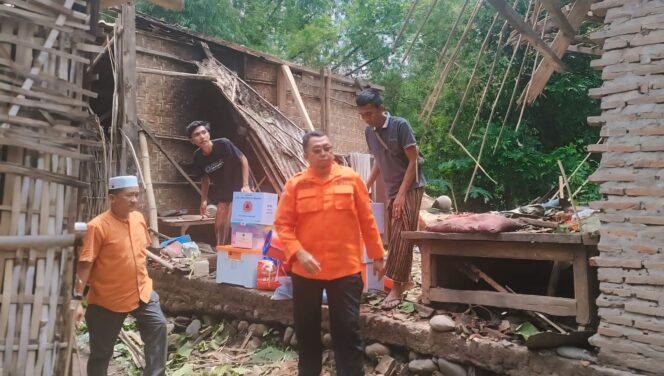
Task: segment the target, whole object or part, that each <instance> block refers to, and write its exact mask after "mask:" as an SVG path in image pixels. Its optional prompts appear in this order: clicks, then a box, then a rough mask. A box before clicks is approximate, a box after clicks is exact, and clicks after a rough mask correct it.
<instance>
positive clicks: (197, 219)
mask: <svg viewBox="0 0 664 376" xmlns="http://www.w3.org/2000/svg"><path fill="white" fill-rule="evenodd" d="M203 225H212V226H214V217H212V218H201V215H200V214H188V215H181V216H178V217H159V227H161V226H165V227H176V228H178V231H179V233H180V235H184V234H186V233H187V230H189V227H191V226H203Z"/></svg>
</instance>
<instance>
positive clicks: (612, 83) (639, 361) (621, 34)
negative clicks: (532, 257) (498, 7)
mask: <svg viewBox="0 0 664 376" xmlns="http://www.w3.org/2000/svg"><path fill="white" fill-rule="evenodd" d="M592 9H593V12H594V13H595V14H597V15H600V16H603V15H605V21H604V22H605V26H604V28H603V29H602V30H601V31H598V32H595V33H593V34H591V38H592V39H596V40H599V41H602V42H603V46H604V53H603V55H602V57H601V59H598V60H594V61H593V62H592V65H593V66H594V67H596V68H598V69H601V70H602V78H603V79H604V84H603V85H602V87H600V88H597V89H592V90H591V91H590V95H591V96H593V97H596V98H601V108H602V113H601V115H599V116H595V117H591V118H589V119H588V120H589V123H590V125H599V126H602V129H601V136H602V137H604V138H605V139H604V143H602V144H598V145H591V146H590V147H589V150H591V151H593V152H597V153H602V159H601V163H600V168H599V169H598V170H597V172H596V173H595V174H593V175H592V177H591V179H592V180H593V181H595V182H599V183H601V193H602V194H603V195H604V199H603V200H602V201H598V202H594V203H592V205H591V206H592V207H593V208H595V209H600V210H601V211H602V215H601V220H602V229H601V240H600V243H599V250H600V256H598V257H596V258H594V259H593V260H592V263H593V264H594V265H595V266H597V267H598V268H599V269H598V276H599V281H600V286H599V287H600V291H601V295H600V297H599V298H598V300H597V304H598V306H599V316H600V318H601V322H600V325H599V328H598V333H597V335H595V336H594V337H593V338H592V339H591V342H592V344H593V345H595V346H598V347H599V348H600V353H599V358H600V361H602V362H606V363H609V364H613V365H616V366H620V367H625V368H629V369H633V370H638V371H642V372H648V373H653V374H662V366H661V364H662V363H660V362H662V361H664V255H663V254H662V250H663V249H664V214H662V210H663V209H664V181H662V177H663V176H664V75H663V73H664V60H662V59H664V3H662V2H661V1H638V0H637V1H634V0H606V1H602V2H599V3H595V4H594V5H593V7H592Z"/></svg>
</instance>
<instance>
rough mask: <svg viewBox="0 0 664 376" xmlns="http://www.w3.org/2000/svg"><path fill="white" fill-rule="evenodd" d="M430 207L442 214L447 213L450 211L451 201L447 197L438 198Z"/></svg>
mask: <svg viewBox="0 0 664 376" xmlns="http://www.w3.org/2000/svg"><path fill="white" fill-rule="evenodd" d="M431 207H433V208H435V209H438V210H442V211H444V212H449V211H450V210H452V200H450V198H449V197H448V196H445V195H443V196H438V198H437V199H436V201H434V202H433V205H431Z"/></svg>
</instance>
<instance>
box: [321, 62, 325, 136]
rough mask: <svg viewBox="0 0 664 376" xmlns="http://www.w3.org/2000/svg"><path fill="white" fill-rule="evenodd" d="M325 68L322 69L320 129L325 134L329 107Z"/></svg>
mask: <svg viewBox="0 0 664 376" xmlns="http://www.w3.org/2000/svg"><path fill="white" fill-rule="evenodd" d="M326 73H327V72H326V70H325V68H321V69H320V129H321V130H322V131H323V132H325V131H326V129H327V116H326V114H325V112H326V111H327V106H326V105H325V102H326V101H327V88H326V87H325V74H326Z"/></svg>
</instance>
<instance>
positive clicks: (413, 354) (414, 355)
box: [408, 351, 420, 362]
mask: <svg viewBox="0 0 664 376" xmlns="http://www.w3.org/2000/svg"><path fill="white" fill-rule="evenodd" d="M417 359H420V356H419V355H417V353H416V352H415V351H409V352H408V361H409V362H411V361H413V360H417Z"/></svg>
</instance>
